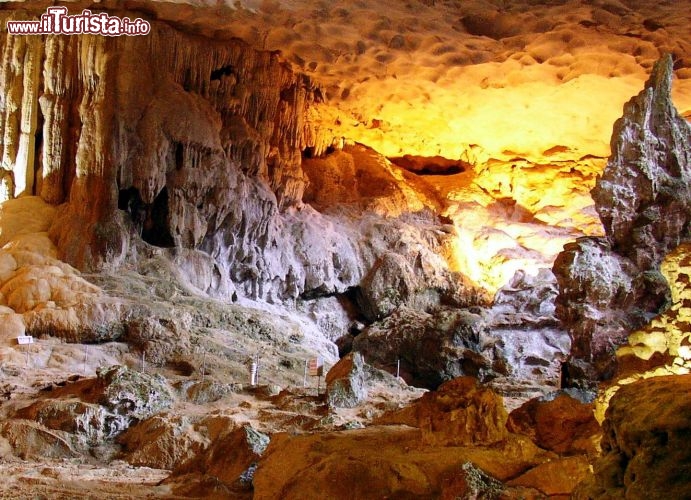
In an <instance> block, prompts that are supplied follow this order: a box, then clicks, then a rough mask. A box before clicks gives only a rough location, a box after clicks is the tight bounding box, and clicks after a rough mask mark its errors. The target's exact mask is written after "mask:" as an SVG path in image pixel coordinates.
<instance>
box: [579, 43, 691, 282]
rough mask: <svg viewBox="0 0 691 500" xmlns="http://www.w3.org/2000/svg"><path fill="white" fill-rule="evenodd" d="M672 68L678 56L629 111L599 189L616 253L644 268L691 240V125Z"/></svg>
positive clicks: (619, 124) (662, 64)
mask: <svg viewBox="0 0 691 500" xmlns="http://www.w3.org/2000/svg"><path fill="white" fill-rule="evenodd" d="M672 66H673V62H672V56H671V55H669V54H668V55H665V56H664V57H662V58H661V59H660V60H659V61H658V62H657V63H656V64H655V67H654V68H653V72H652V74H651V76H650V79H649V80H648V82H647V83H646V85H645V88H644V89H643V91H642V92H641V93H640V94H639V95H638V96H636V97H634V98H633V99H631V100H630V101H629V102H628V103H627V104H626V105H625V106H624V115H623V116H622V117H621V118H620V119H619V120H617V121H616V122H615V124H614V130H613V132H612V143H611V147H612V156H611V157H610V159H609V161H608V163H607V166H606V167H605V170H604V172H603V173H602V176H601V177H600V178H599V179H598V182H597V184H596V185H595V188H594V189H593V191H592V195H593V199H594V200H595V208H596V209H597V212H598V214H599V215H600V219H601V220H602V224H603V225H604V227H605V232H606V234H607V238H608V241H609V242H610V243H611V245H612V248H613V249H614V250H615V251H616V252H617V253H619V254H621V255H624V256H626V257H628V258H630V259H631V260H632V261H633V263H634V264H635V265H636V266H637V267H638V268H639V269H641V270H647V269H653V268H657V267H658V266H659V264H660V262H662V259H663V258H664V256H665V255H666V254H667V252H669V251H670V250H672V249H673V248H675V247H677V246H678V245H679V243H681V242H682V241H685V240H688V238H689V236H691V233H689V222H690V221H691V126H690V125H689V123H688V122H687V121H686V120H685V119H684V118H683V117H682V116H681V115H680V114H679V112H678V111H677V109H676V108H675V107H674V103H673V102H672V98H671V95H672V94H671V93H672V76H673V69H672Z"/></svg>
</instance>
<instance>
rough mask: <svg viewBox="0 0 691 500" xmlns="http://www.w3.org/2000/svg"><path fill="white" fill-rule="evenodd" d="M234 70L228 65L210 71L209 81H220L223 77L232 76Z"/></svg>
mask: <svg viewBox="0 0 691 500" xmlns="http://www.w3.org/2000/svg"><path fill="white" fill-rule="evenodd" d="M234 70H235V68H233V66H232V65H230V64H228V65H226V66H222V67H220V68H218V69H215V70H213V71H211V76H210V80H220V79H221V78H223V77H224V76H230V75H233V74H234Z"/></svg>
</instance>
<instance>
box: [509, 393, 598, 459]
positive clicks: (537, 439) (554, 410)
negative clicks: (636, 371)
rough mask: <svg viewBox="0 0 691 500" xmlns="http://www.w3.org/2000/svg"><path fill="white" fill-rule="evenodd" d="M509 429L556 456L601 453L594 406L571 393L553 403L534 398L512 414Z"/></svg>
mask: <svg viewBox="0 0 691 500" xmlns="http://www.w3.org/2000/svg"><path fill="white" fill-rule="evenodd" d="M506 428H507V429H508V430H509V431H510V432H515V433H517V434H524V435H527V436H528V437H530V439H532V441H533V442H534V443H535V444H536V445H538V446H539V447H540V448H544V449H546V450H550V451H554V452H555V453H559V454H567V455H571V454H579V453H581V454H582V453H586V454H589V455H591V456H594V455H595V454H596V453H597V451H598V448H597V444H598V441H599V438H600V425H599V424H598V423H597V420H595V416H594V415H593V405H592V404H589V403H581V402H580V401H578V400H577V399H574V398H572V397H571V396H569V395H567V394H559V395H557V397H556V398H554V399H552V400H540V399H537V398H536V399H531V400H530V401H528V402H527V403H525V404H523V405H522V406H521V407H520V408H517V409H515V410H513V411H512V412H511V413H510V414H509V418H508V421H507V425H506Z"/></svg>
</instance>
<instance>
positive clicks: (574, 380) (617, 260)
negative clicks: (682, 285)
mask: <svg viewBox="0 0 691 500" xmlns="http://www.w3.org/2000/svg"><path fill="white" fill-rule="evenodd" d="M553 271H554V274H555V276H556V277H557V282H558V283H559V296H558V297H557V299H556V314H557V316H558V317H559V318H560V319H561V320H562V322H563V325H564V327H565V328H567V329H568V331H569V333H570V335H571V358H570V359H569V360H568V361H567V362H566V363H565V369H564V381H563V382H564V384H565V385H566V386H569V385H574V384H575V385H578V384H581V383H584V382H585V381H588V380H598V379H603V378H610V377H611V376H612V375H613V374H614V370H615V368H616V365H615V362H614V361H615V358H614V352H615V350H616V348H617V346H619V345H621V344H623V343H624V342H625V341H626V338H627V336H628V334H629V333H630V332H631V331H632V330H634V329H636V328H640V327H641V326H642V325H644V324H645V323H647V322H648V321H650V319H651V318H652V316H653V315H654V314H655V312H657V311H658V310H659V309H660V308H662V307H664V306H665V304H666V303H667V301H668V298H669V288H668V286H667V283H666V282H665V280H664V277H663V276H662V275H661V274H660V273H659V272H658V271H654V270H650V271H646V272H643V271H641V270H640V269H639V268H638V267H636V265H635V264H633V263H632V262H631V261H630V260H629V259H627V258H626V257H623V256H621V255H619V254H617V253H616V252H614V251H612V250H611V249H610V246H609V244H608V243H607V242H606V241H605V240H604V239H598V238H581V239H579V240H577V241H576V242H574V243H570V244H568V245H566V246H565V247H564V251H563V252H562V253H561V254H559V256H558V257H557V259H556V260H555V262H554V269H553ZM585 383H586V384H587V382H585Z"/></svg>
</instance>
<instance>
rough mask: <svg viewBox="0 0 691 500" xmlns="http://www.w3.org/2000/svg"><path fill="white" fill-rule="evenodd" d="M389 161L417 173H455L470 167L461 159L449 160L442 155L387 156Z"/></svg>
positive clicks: (470, 167)
mask: <svg viewBox="0 0 691 500" xmlns="http://www.w3.org/2000/svg"><path fill="white" fill-rule="evenodd" d="M389 161H390V162H391V163H393V164H394V165H396V166H399V167H401V168H402V169H404V170H407V171H408V172H412V173H414V174H417V175H456V174H461V173H463V172H466V171H468V170H470V169H472V165H471V164H469V163H467V162H465V161H463V160H450V159H448V158H444V157H442V156H414V155H405V156H399V157H393V158H389Z"/></svg>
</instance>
